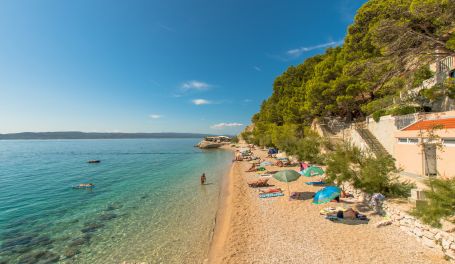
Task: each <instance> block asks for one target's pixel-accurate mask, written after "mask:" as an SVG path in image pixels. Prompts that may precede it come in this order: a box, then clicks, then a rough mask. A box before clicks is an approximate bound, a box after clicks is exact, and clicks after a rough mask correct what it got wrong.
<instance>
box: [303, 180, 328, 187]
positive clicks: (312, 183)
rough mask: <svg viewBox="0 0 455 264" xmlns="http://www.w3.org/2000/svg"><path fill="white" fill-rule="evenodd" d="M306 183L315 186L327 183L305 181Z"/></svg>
mask: <svg viewBox="0 0 455 264" xmlns="http://www.w3.org/2000/svg"><path fill="white" fill-rule="evenodd" d="M305 184H306V185H314V186H319V185H325V182H323V181H314V182H305Z"/></svg>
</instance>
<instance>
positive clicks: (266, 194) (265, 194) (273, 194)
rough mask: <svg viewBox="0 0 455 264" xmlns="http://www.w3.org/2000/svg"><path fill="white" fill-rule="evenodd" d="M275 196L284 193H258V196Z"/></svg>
mask: <svg viewBox="0 0 455 264" xmlns="http://www.w3.org/2000/svg"><path fill="white" fill-rule="evenodd" d="M277 196H284V194H283V193H282V192H276V193H261V194H259V198H270V197H277Z"/></svg>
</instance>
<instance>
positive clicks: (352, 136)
mask: <svg viewBox="0 0 455 264" xmlns="http://www.w3.org/2000/svg"><path fill="white" fill-rule="evenodd" d="M346 134H348V135H349V137H347V138H348V139H349V141H350V143H351V144H352V145H354V146H356V147H358V148H359V149H360V150H361V151H363V152H369V150H370V147H369V146H368V144H367V143H366V142H365V140H363V138H362V136H360V134H359V133H358V132H357V131H356V130H355V129H350V131H349V132H347V133H346Z"/></svg>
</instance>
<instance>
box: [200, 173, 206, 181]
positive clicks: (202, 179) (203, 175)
mask: <svg viewBox="0 0 455 264" xmlns="http://www.w3.org/2000/svg"><path fill="white" fill-rule="evenodd" d="M206 180H207V178H205V172H204V173H202V176H201V184H205V181H206Z"/></svg>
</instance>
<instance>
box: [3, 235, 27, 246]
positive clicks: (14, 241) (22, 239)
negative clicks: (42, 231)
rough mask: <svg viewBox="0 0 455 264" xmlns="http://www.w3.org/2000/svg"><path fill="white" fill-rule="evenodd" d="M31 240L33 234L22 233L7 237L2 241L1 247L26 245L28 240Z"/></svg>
mask: <svg viewBox="0 0 455 264" xmlns="http://www.w3.org/2000/svg"><path fill="white" fill-rule="evenodd" d="M32 240H33V236H28V235H22V236H19V237H14V238H8V239H6V240H4V241H3V243H2V246H1V248H2V249H7V248H13V247H16V246H23V245H28V244H30V242H32Z"/></svg>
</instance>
